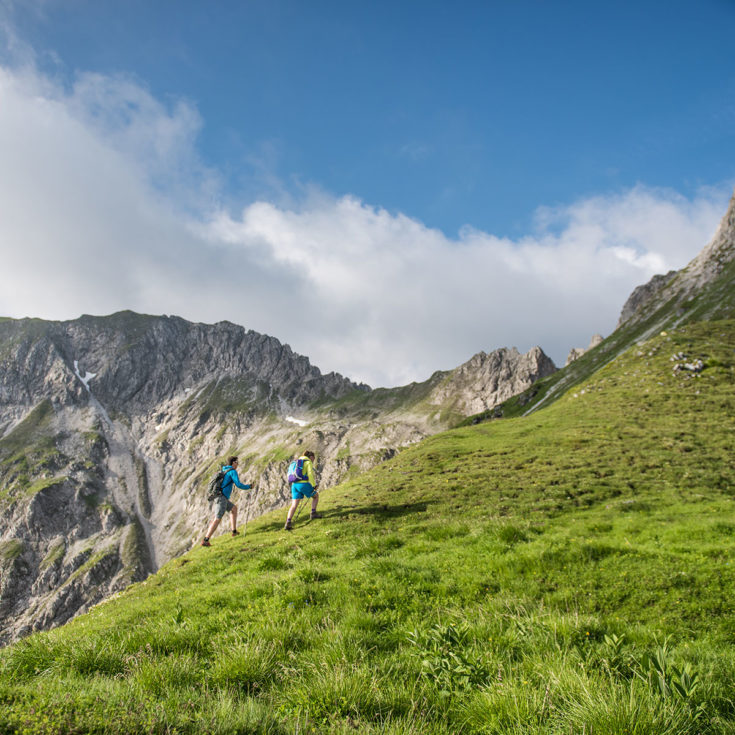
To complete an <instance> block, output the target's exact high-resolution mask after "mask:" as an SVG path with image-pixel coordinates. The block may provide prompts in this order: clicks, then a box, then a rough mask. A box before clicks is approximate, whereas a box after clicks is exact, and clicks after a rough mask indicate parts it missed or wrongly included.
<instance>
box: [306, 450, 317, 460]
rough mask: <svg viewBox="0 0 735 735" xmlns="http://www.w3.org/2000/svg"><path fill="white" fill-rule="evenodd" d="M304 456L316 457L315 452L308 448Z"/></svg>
mask: <svg viewBox="0 0 735 735" xmlns="http://www.w3.org/2000/svg"><path fill="white" fill-rule="evenodd" d="M304 457H308V458H309V459H316V454H314V452H312V451H311V449H309V450H308V451H306V452H304Z"/></svg>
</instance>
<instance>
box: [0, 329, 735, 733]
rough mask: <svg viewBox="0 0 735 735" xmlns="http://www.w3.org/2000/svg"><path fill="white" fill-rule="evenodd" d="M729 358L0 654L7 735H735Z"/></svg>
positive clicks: (374, 480) (189, 561)
mask: <svg viewBox="0 0 735 735" xmlns="http://www.w3.org/2000/svg"><path fill="white" fill-rule="evenodd" d="M734 350H735V322H719V323H710V324H699V325H691V326H689V327H687V328H686V329H684V330H680V331H677V332H674V333H671V334H669V335H668V336H658V337H656V338H654V339H652V340H650V341H649V342H648V343H647V344H646V345H645V346H644V347H640V348H638V347H634V348H633V349H632V350H629V351H628V352H626V353H625V354H623V355H621V356H620V357H619V358H618V359H616V360H615V361H613V362H611V363H610V364H608V365H607V366H606V367H605V368H603V369H602V370H601V371H599V372H597V373H596V374H594V375H593V376H592V378H591V380H589V381H588V382H586V383H583V384H580V385H578V386H577V387H576V388H575V392H571V393H570V394H567V395H566V396H564V397H563V398H562V399H561V400H559V401H557V402H556V403H554V404H553V405H552V406H550V407H549V408H547V409H545V410H542V411H538V412H536V413H533V414H532V415H530V416H527V417H525V418H519V419H511V420H507V421H502V422H493V423H485V424H480V425H478V426H473V427H464V428H460V429H457V430H454V431H452V432H448V433H445V434H440V435H436V436H434V437H432V438H430V439H428V440H426V441H425V442H423V443H421V444H420V445H417V446H415V447H413V448H411V449H409V450H406V451H404V452H402V453H401V454H400V455H398V456H397V457H396V458H395V459H393V460H391V461H389V462H386V463H385V464H383V465H381V466H380V467H378V468H376V469H375V470H373V471H372V472H370V473H368V474H366V475H363V476H361V477H359V478H357V479H355V480H353V481H352V482H350V483H346V484H344V485H341V486H339V487H337V488H333V489H330V490H329V491H328V492H326V493H325V497H324V499H323V501H322V509H323V511H324V514H325V518H324V519H322V520H320V521H318V522H312V523H309V522H307V521H306V520H305V515H306V512H304V513H303V514H302V515H301V517H300V518H299V520H298V522H297V524H296V529H295V530H294V531H293V532H292V533H291V534H286V533H285V532H283V531H282V530H281V525H282V523H283V515H284V513H283V512H280V513H277V514H271V515H266V516H264V517H262V518H259V519H258V520H257V521H255V522H252V523H251V524H250V525H249V527H248V529H247V533H246V535H244V536H240V537H239V538H236V539H232V538H229V537H218V538H216V539H215V541H214V544H213V547H212V548H211V549H201V548H197V549H195V550H193V551H192V552H190V553H189V554H188V555H186V556H185V557H183V558H180V559H178V560H175V561H174V562H171V563H170V564H169V565H167V566H166V567H165V568H164V569H162V570H161V571H160V572H159V573H158V574H157V575H155V576H153V577H151V578H149V579H148V580H147V581H146V582H144V583H141V584H137V585H133V586H132V587H130V588H129V589H128V590H127V591H126V592H125V593H124V594H122V595H120V596H119V597H118V598H116V599H114V600H112V601H109V602H108V603H105V604H104V605H101V606H99V607H97V608H96V609H95V610H93V611H92V612H91V613H90V614H88V615H85V616H82V617H80V618H77V619H76V620H75V621H73V622H72V623H71V624H69V625H67V626H64V627H63V628H60V629H58V630H55V631H52V632H50V633H45V634H39V635H34V636H31V637H30V638H28V639H26V640H24V641H22V642H20V643H19V644H16V645H15V646H13V647H11V648H9V649H6V650H5V651H3V652H1V653H0V672H1V674H0V732H13V733H15V732H24V733H34V732H38V733H52V732H60V733H61V732H64V733H66V732H120V733H123V732H126V733H127V732H161V733H173V732H191V733H199V732H223V733H224V732H272V733H296V732H299V733H304V732H319V733H322V732H335V733H337V732H339V733H342V732H345V733H346V732H365V733H369V732H376V733H377V732H381V733H383V732H388V733H390V732H393V733H460V732H466V733H480V732H483V733H513V732H516V733H528V732H538V733H560V734H561V733H581V732H585V733H595V734H598V733H609V734H610V735H612V734H613V733H615V734H617V733H623V732H626V733H640V734H641V735H642V734H643V733H646V734H648V733H672V734H673V733H692V734H694V733H731V732H733V731H734V730H735V701H734V700H733V693H732V681H733V679H734V678H735V653H733V647H732V644H733V642H735V616H734V615H733V597H732V591H733V588H734V584H735V565H734V564H733V554H732V545H733V539H734V538H735V522H734V521H733V514H732V511H733V495H734V492H733V488H734V487H735V460H734V459H733V455H732V436H733V429H735V426H734V425H733V424H735V420H734V419H733V417H734V416H735V394H734V392H733V376H734V374H735V373H734V370H735V368H734V367H733V365H734V364H735V351H734ZM680 351H683V352H685V353H687V355H688V356H689V357H690V359H696V358H701V359H703V360H704V361H705V363H706V364H707V365H708V367H707V368H706V369H705V370H704V372H703V373H702V376H701V377H699V378H694V377H689V376H688V374H686V375H685V374H676V375H674V374H672V369H671V368H672V362H671V361H670V356H671V355H672V354H673V353H675V352H680ZM575 393H576V397H575Z"/></svg>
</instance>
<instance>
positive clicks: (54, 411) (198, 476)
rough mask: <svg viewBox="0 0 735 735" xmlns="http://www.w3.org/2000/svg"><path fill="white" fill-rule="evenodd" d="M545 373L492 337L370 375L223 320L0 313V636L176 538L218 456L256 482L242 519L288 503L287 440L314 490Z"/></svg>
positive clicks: (151, 565) (166, 555)
mask: <svg viewBox="0 0 735 735" xmlns="http://www.w3.org/2000/svg"><path fill="white" fill-rule="evenodd" d="M553 370H555V366H554V365H553V363H552V362H551V361H550V360H549V359H548V358H547V357H546V356H545V355H544V354H543V351H542V350H540V348H535V349H534V350H531V351H530V352H529V353H528V354H527V355H520V353H518V351H517V350H515V349H512V350H505V349H503V350H496V351H494V352H491V353H488V354H486V353H478V355H476V356H475V357H473V358H472V359H471V360H469V361H468V362H467V363H465V364H464V365H462V366H460V367H459V368H457V369H456V370H453V371H448V372H438V373H435V374H434V375H433V376H432V377H431V378H430V379H429V380H427V381H425V382H424V383H414V384H411V385H409V386H403V387H401V388H394V389H376V390H373V389H370V388H369V387H368V386H365V385H358V384H356V383H354V382H352V381H350V380H348V379H347V378H344V377H342V376H340V375H338V374H335V373H329V374H326V375H324V374H322V373H321V372H320V371H319V370H318V369H317V368H316V367H314V366H312V365H311V364H310V362H309V360H308V358H306V357H303V356H300V355H297V354H295V353H294V352H293V351H292V350H291V349H290V348H289V347H288V346H287V345H283V344H281V343H280V342H279V341H278V340H277V339H275V338H273V337H268V336H265V335H261V334H258V333H256V332H253V331H251V330H247V329H244V328H243V327H239V326H237V325H234V324H231V323H228V322H220V323H218V324H213V325H205V324H194V323H191V322H188V321H186V320H184V319H181V318H178V317H167V316H148V315H142V314H135V313H133V312H120V313H117V314H113V315H111V316H106V317H97V316H88V315H85V316H82V317H81V318H79V319H76V320H71V321H63V322H59V321H42V320H37V319H21V320H12V319H4V320H0V631H2V632H0V643H6V642H9V641H12V640H14V639H16V638H17V637H19V636H22V635H24V634H26V633H27V632H29V631H31V630H35V629H44V628H49V627H53V626H55V625H58V624H60V623H63V622H65V621H66V620H68V619H70V618H71V617H73V616H74V615H76V614H78V613H79V612H82V611H84V610H86V609H88V608H89V607H90V606H91V605H93V604H95V603H96V602H99V601H100V600H102V599H104V598H106V597H109V596H110V595H112V594H114V593H115V592H117V591H119V590H121V589H123V588H124V587H125V586H127V585H128V584H130V583H131V582H133V581H136V580H140V579H143V578H144V577H145V576H147V575H148V574H150V573H151V572H153V571H155V570H156V569H157V568H158V567H159V566H160V565H161V564H163V563H165V562H166V561H167V560H169V559H171V558H173V557H175V556H177V555H178V554H180V553H182V552H184V551H186V550H187V549H189V548H191V545H192V543H194V542H195V541H196V539H197V538H199V537H200V536H201V534H202V532H203V530H204V525H205V523H206V520H207V516H208V514H209V508H208V505H207V502H206V499H205V492H204V487H205V485H206V483H207V480H208V479H209V477H210V476H211V475H212V474H213V472H214V471H215V469H216V468H217V463H218V461H219V460H220V459H222V458H223V457H226V456H227V455H229V454H232V453H234V454H238V455H239V456H240V459H241V462H240V475H241V477H242V478H243V479H244V480H245V481H247V482H248V483H250V484H254V485H255V487H256V492H254V493H252V494H243V493H238V496H239V497H238V498H236V502H238V503H239V504H240V507H241V509H242V510H241V515H240V518H241V521H242V520H244V519H245V517H247V516H248V515H249V516H251V517H253V516H255V515H257V514H260V513H262V512H265V511H267V510H270V509H273V508H276V507H279V506H282V505H283V504H285V503H286V502H287V500H288V494H287V491H288V488H287V486H286V483H285V482H284V478H283V473H284V465H285V463H286V462H287V461H288V460H289V459H290V458H291V457H292V456H293V454H294V452H297V451H298V450H299V448H303V447H306V446H309V447H312V448H313V449H315V450H316V451H317V453H318V455H319V473H320V477H321V482H320V485H321V487H322V488H328V487H329V486H331V485H333V484H335V483H337V482H339V481H340V480H342V479H343V478H345V477H347V476H351V475H352V474H354V473H356V472H360V471H362V470H364V469H368V468H370V467H372V466H374V465H375V464H377V463H379V462H381V461H383V460H384V459H386V458H388V457H390V456H393V454H395V452H396V451H398V450H399V449H400V448H401V447H403V446H406V445H408V444H411V443H414V442H417V441H419V440H421V439H423V438H424V437H426V436H428V435H430V434H432V433H434V432H436V431H439V430H442V429H445V428H447V427H449V426H450V425H452V424H453V423H454V422H456V421H457V419H459V418H462V417H463V416H466V415H468V414H469V413H472V412H475V411H476V410H485V409H488V408H491V407H492V406H494V405H495V404H496V403H497V402H498V401H500V400H503V399H504V398H506V397H508V396H509V395H512V394H513V393H514V392H517V391H519V390H524V389H525V388H527V387H528V386H529V385H531V384H532V383H533V382H534V381H535V380H537V379H538V378H539V377H542V376H543V375H546V374H548V373H549V372H550V371H553Z"/></svg>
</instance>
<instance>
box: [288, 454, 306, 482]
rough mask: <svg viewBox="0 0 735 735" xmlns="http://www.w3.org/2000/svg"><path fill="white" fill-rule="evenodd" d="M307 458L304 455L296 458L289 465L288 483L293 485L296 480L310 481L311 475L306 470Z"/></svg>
mask: <svg viewBox="0 0 735 735" xmlns="http://www.w3.org/2000/svg"><path fill="white" fill-rule="evenodd" d="M305 461H306V460H305V459H304V458H303V457H302V458H301V459H295V460H294V461H293V462H291V464H290V465H289V466H288V484H289V485H291V484H293V483H294V482H308V481H309V477H308V475H307V474H306V472H304V462H305Z"/></svg>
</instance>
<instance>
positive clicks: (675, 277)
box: [473, 196, 735, 421]
mask: <svg viewBox="0 0 735 735" xmlns="http://www.w3.org/2000/svg"><path fill="white" fill-rule="evenodd" d="M733 318H735V196H733V197H732V198H731V200H730V203H729V206H728V209H727V212H726V213H725V216H724V217H723V218H722V221H721V223H720V226H719V228H718V230H717V232H716V233H715V236H714V237H713V238H712V240H711V241H710V242H709V243H708V244H707V245H706V246H705V247H704V248H703V249H702V251H701V252H700V253H699V254H698V255H697V256H696V257H695V258H694V259H693V260H692V261H691V262H690V263H689V264H688V265H687V266H686V267H685V268H682V269H681V270H680V271H674V272H669V273H667V274H665V275H658V276H654V277H653V278H652V279H651V280H650V281H649V282H648V283H647V284H645V285H643V286H639V287H638V288H636V289H635V290H634V291H633V293H632V294H631V295H630V297H629V298H628V300H627V301H626V303H625V305H624V306H623V309H622V313H621V315H620V320H619V322H618V326H617V328H616V329H615V331H614V332H613V333H612V334H611V335H610V336H608V337H607V338H606V339H604V340H603V341H602V342H600V343H599V344H598V345H597V346H596V347H592V348H591V349H588V350H586V351H584V353H583V354H582V355H581V356H579V355H578V356H577V359H575V360H572V361H571V362H569V361H568V362H567V365H566V366H565V367H563V368H562V369H561V370H559V371H558V372H556V373H554V374H553V375H551V376H549V377H548V378H544V379H542V380H540V381H538V382H537V383H535V384H534V385H533V386H532V387H531V388H529V389H527V390H525V391H523V392H522V393H519V394H518V395H517V396H514V397H513V398H511V399H510V400H508V401H506V402H504V403H503V404H502V405H500V406H497V407H496V408H495V409H494V410H493V411H492V412H486V414H485V415H482V416H477V417H474V418H473V421H479V420H486V419H490V418H493V417H495V416H506V417H507V416H516V415H523V414H527V413H530V412H532V411H535V410H537V409H539V408H541V407H543V406H547V405H549V403H552V402H553V401H555V400H556V399H557V398H559V397H560V396H562V395H563V394H564V393H565V392H566V391H568V390H569V389H570V388H573V387H574V386H575V385H577V384H578V383H580V382H581V381H583V380H586V379H587V378H589V376H590V375H592V373H594V372H595V371H596V370H598V369H599V368H600V367H602V366H603V365H605V364H606V363H608V362H610V361H611V360H614V359H615V358H616V357H618V355H620V354H621V353H622V352H624V351H625V350H627V349H629V348H630V347H631V346H633V345H636V344H638V345H640V346H644V345H645V343H646V341H647V340H648V339H650V338H651V337H652V336H654V335H656V334H659V333H660V332H661V331H664V330H667V329H675V328H676V327H678V326H680V325H683V324H688V323H690V322H696V321H712V320H716V319H733Z"/></svg>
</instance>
